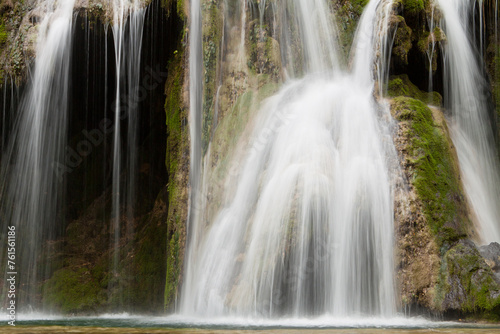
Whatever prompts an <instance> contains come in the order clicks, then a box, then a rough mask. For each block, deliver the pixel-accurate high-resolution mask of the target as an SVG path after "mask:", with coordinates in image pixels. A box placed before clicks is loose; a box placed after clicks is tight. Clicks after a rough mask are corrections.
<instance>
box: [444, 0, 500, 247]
mask: <svg viewBox="0 0 500 334" xmlns="http://www.w3.org/2000/svg"><path fill="white" fill-rule="evenodd" d="M438 4H439V6H440V8H441V11H442V13H443V22H442V25H443V30H444V31H445V34H446V39H447V43H446V44H445V45H444V48H443V54H444V59H445V64H444V65H445V67H444V75H445V78H444V82H445V99H446V101H447V107H448V108H449V109H450V110H451V114H452V118H451V121H450V130H451V135H452V139H453V143H454V144H455V147H456V150H457V153H458V159H459V163H460V170H461V173H462V180H463V183H464V187H465V192H466V194H467V197H468V199H469V202H470V204H471V206H472V209H473V211H474V214H475V215H476V217H477V220H478V224H479V226H478V228H479V230H480V235H481V238H482V241H483V242H486V243H489V242H493V241H496V242H500V205H499V204H498V201H499V198H500V164H499V161H498V152H497V150H496V148H495V138H494V131H493V126H494V125H493V122H492V119H491V118H490V115H489V112H490V111H491V110H490V108H491V106H490V104H489V102H488V97H487V94H488V91H489V87H488V83H487V82H486V80H485V79H484V77H483V72H482V70H481V67H480V65H479V61H478V59H477V58H476V54H475V52H474V48H475V47H474V45H472V43H471V41H470V38H469V36H468V33H469V29H467V27H468V20H469V14H470V10H471V8H470V6H471V3H470V1H467V0H438Z"/></svg>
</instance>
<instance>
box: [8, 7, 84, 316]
mask: <svg viewBox="0 0 500 334" xmlns="http://www.w3.org/2000/svg"><path fill="white" fill-rule="evenodd" d="M73 5H74V0H59V1H55V0H52V1H39V2H38V4H37V8H38V9H39V11H40V12H41V13H44V16H43V17H42V20H41V23H40V25H39V31H38V40H37V48H36V54H37V56H36V60H35V66H34V71H33V72H32V77H31V83H30V84H29V87H28V88H27V92H26V95H25V96H24V97H23V99H22V102H21V105H20V107H19V110H18V116H17V120H16V124H15V128H14V129H13V130H12V135H11V141H10V143H9V147H8V148H7V150H6V152H5V155H4V157H3V159H2V181H1V182H2V184H1V186H0V189H1V191H2V193H1V197H0V200H1V215H2V226H1V227H2V236H6V235H7V232H6V231H7V226H15V227H16V231H17V244H16V250H17V254H16V259H17V262H16V266H17V267H16V271H17V272H18V273H19V276H18V277H19V279H20V281H18V282H17V287H18V288H20V287H22V289H20V290H19V294H18V296H17V298H18V299H17V302H18V303H19V305H22V306H23V307H25V308H29V307H35V304H36V300H37V295H38V293H39V289H38V281H39V279H40V278H41V277H40V276H41V275H46V274H48V273H47V271H48V270H49V268H50V266H49V265H48V264H47V263H43V264H44V267H41V264H42V263H41V261H42V260H41V258H42V257H43V258H44V259H49V258H50V256H49V254H47V253H45V254H43V253H42V251H43V249H44V248H43V246H44V242H45V241H46V240H50V239H52V238H53V237H54V236H55V234H56V226H58V221H60V220H61V219H63V218H64V217H61V212H60V211H59V209H61V202H62V201H63V197H64V196H63V195H64V194H63V189H64V188H63V186H64V178H63V177H62V175H63V174H64V169H65V168H69V167H70V166H68V165H71V163H72V162H73V161H72V160H71V158H70V159H69V160H67V159H66V160H65V159H64V156H65V155H66V154H68V152H65V147H66V143H67V123H68V86H69V80H68V78H69V68H70V66H69V65H70V52H71V36H72V29H71V28H72V19H73ZM75 158H76V159H77V160H78V158H79V157H73V159H75ZM62 161H65V164H66V165H64V164H63V163H61V162H62ZM2 245H6V242H5V240H3V241H2ZM5 251H6V247H3V246H2V247H1V251H0V256H1V258H2V261H3V260H4V259H6V258H7V256H6V254H5V253H4V252H5ZM45 251H46V252H49V250H45ZM6 286H7V285H4V286H2V287H1V289H2V296H4V293H5V290H4V288H5V287H6Z"/></svg>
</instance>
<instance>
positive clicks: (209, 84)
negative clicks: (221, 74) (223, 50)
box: [201, 0, 223, 154]
mask: <svg viewBox="0 0 500 334" xmlns="http://www.w3.org/2000/svg"><path fill="white" fill-rule="evenodd" d="M202 7H203V8H202V10H203V13H204V15H203V68H204V70H205V71H204V75H203V80H204V85H203V90H204V91H203V114H202V116H203V117H202V138H201V142H202V149H203V154H205V152H206V150H207V148H208V143H209V141H210V134H211V132H212V125H213V114H214V107H215V96H216V92H217V87H218V80H217V65H218V62H217V60H218V59H219V54H220V40H221V32H222V29H223V26H222V24H223V23H222V15H221V11H220V8H219V5H218V3H216V2H215V1H212V0H204V1H202Z"/></svg>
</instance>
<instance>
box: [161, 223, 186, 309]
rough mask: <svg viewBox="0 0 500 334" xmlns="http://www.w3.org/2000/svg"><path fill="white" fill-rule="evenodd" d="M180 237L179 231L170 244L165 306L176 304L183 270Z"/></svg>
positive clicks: (175, 233)
mask: <svg viewBox="0 0 500 334" xmlns="http://www.w3.org/2000/svg"><path fill="white" fill-rule="evenodd" d="M179 241H180V235H179V231H175V232H174V234H173V236H172V238H171V239H170V241H169V243H168V246H169V247H168V253H167V269H166V283H165V297H164V298H165V305H172V304H173V303H174V302H175V297H176V294H177V286H178V284H179V278H180V273H181V268H182V264H181V263H182V262H181V261H180V246H179Z"/></svg>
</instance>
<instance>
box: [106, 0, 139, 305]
mask: <svg viewBox="0 0 500 334" xmlns="http://www.w3.org/2000/svg"><path fill="white" fill-rule="evenodd" d="M140 3H141V2H140V1H139V0H134V1H132V2H130V1H128V0H127V1H125V0H114V2H113V27H112V31H113V35H114V45H115V60H116V82H117V86H116V96H115V103H114V105H113V109H114V112H115V115H114V123H115V124H114V126H115V128H114V129H115V130H114V140H113V184H112V197H113V205H112V217H113V218H112V220H113V221H112V228H111V230H112V231H114V235H113V239H112V243H113V247H112V248H113V249H114V252H113V261H112V269H113V270H112V271H113V275H115V276H117V277H118V278H119V276H120V274H119V262H120V239H121V238H122V224H121V223H122V221H125V222H126V223H127V225H126V227H125V236H126V239H127V240H132V236H133V234H134V231H133V223H132V222H133V218H134V207H135V193H136V191H135V189H136V174H137V136H138V133H137V131H138V114H137V112H138V111H137V107H138V106H137V101H139V100H140V96H139V79H140V65H141V50H142V34H143V29H144V10H143V9H141V7H140ZM127 23H128V25H127ZM124 119H127V136H126V141H125V143H124V142H123V139H122V134H121V131H122V129H121V127H122V125H121V121H122V120H124ZM123 146H125V147H126V151H125V152H126V154H125V157H126V159H125V167H124V166H123V164H124V161H123V160H124V159H123V157H122V151H123V150H124V147H123ZM124 170H125V171H126V180H123V179H122V177H123V176H122V173H123V171H124ZM121 208H126V212H125V213H124V216H122V212H121ZM120 296H122V293H120Z"/></svg>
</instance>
